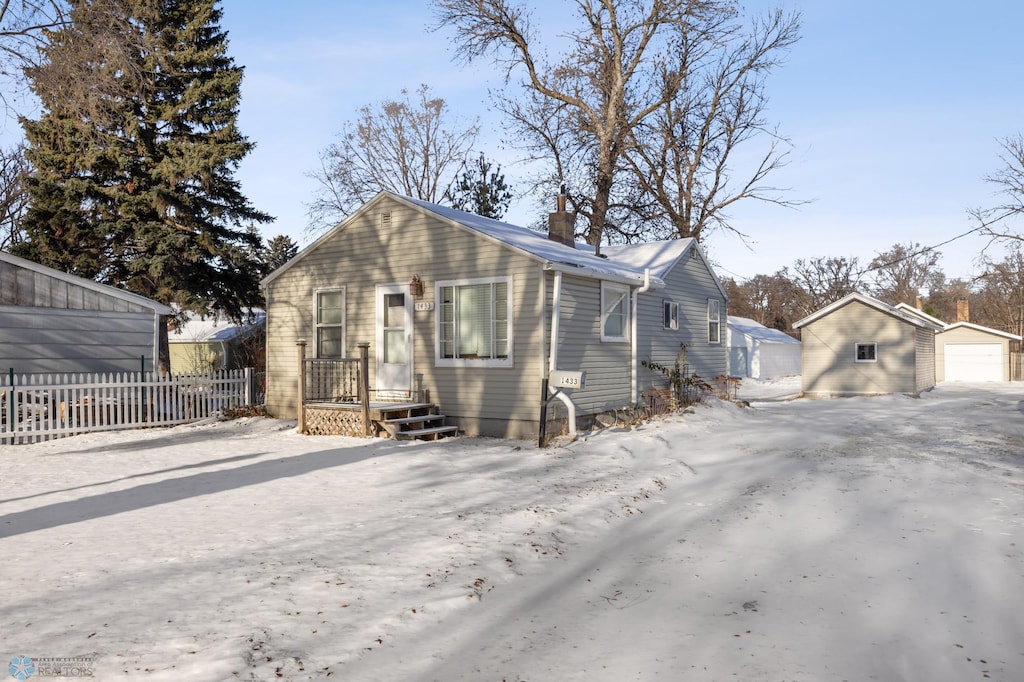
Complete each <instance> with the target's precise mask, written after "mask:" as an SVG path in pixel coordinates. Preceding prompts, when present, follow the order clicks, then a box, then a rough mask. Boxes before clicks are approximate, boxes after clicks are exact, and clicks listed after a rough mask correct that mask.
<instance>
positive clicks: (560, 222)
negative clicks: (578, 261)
mask: <svg viewBox="0 0 1024 682" xmlns="http://www.w3.org/2000/svg"><path fill="white" fill-rule="evenodd" d="M548 239H550V240H551V241H553V242H558V243H559V244H565V245H566V246H571V247H572V248H574V249H575V248H576V214H575V213H568V212H567V211H566V210H565V187H564V186H563V187H562V190H561V191H560V192H559V194H558V210H557V211H555V212H554V213H548Z"/></svg>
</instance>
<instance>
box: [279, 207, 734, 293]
mask: <svg viewBox="0 0 1024 682" xmlns="http://www.w3.org/2000/svg"><path fill="white" fill-rule="evenodd" d="M386 198H390V199H392V200H394V201H398V202H400V203H403V204H405V205H406V206H410V207H413V208H416V209H417V210H420V211H423V212H425V213H430V214H432V215H434V216H437V217H438V218H441V219H443V220H446V221H448V222H449V223H452V224H454V225H457V226H459V227H461V228H463V229H466V230H469V231H470V232H473V233H476V234H479V235H481V236H483V237H485V238H487V239H490V240H493V241H494V242H497V243H500V244H503V245H504V246H507V247H509V248H512V249H515V250H517V251H519V252H520V253H523V254H525V255H527V256H529V257H531V258H534V259H536V260H538V261H540V262H542V263H544V264H545V265H546V266H547V267H549V268H550V269H552V270H559V271H561V272H565V273H568V274H573V275H579V276H581V277H590V278H593V279H602V280H609V281H617V282H621V283H625V284H630V285H632V286H637V285H640V284H643V282H644V269H645V268H650V269H651V285H652V286H653V287H654V288H656V289H660V288H662V287H664V286H665V282H664V280H662V278H661V277H662V275H663V274H665V273H667V272H668V270H670V269H671V267H672V265H674V264H675V262H676V261H678V260H679V258H680V257H681V256H682V255H683V254H684V253H685V252H686V251H687V249H688V248H689V247H690V246H691V245H694V246H695V242H694V241H693V240H692V239H672V240H668V241H663V242H654V243H652V244H637V245H630V246H615V247H612V246H609V247H602V251H607V253H603V254H602V255H601V256H597V255H595V254H594V250H593V247H589V246H587V245H583V244H580V245H578V246H579V248H573V247H571V246H566V245H565V244H561V243H559V242H556V241H552V240H550V239H548V237H547V234H546V233H544V232H538V231H535V230H530V229H528V228H525V227H520V226H518V225H512V224H510V223H504V222H502V221H500V220H494V219H492V218H484V217H483V216H479V215H476V214H474V213H467V212H466V211H459V210H457V209H454V208H451V207H449V206H440V205H438V204H432V203H430V202H429V201H423V200H422V199H413V198H412V197H407V196H402V195H399V194H395V193H393V192H386V191H385V192H381V193H380V194H378V195H377V196H375V197H374V198H373V199H371V200H370V201H368V202H367V203H366V204H364V205H363V206H362V207H361V208H360V209H359V210H358V211H356V212H355V213H353V214H352V215H350V216H349V217H348V218H346V219H345V220H344V221H342V222H341V223H340V224H338V225H336V226H335V227H334V228H333V229H331V230H329V231H327V232H326V233H325V234H323V235H322V236H321V237H320V238H318V239H317V240H316V241H314V242H313V243H312V244H310V245H309V246H307V247H306V248H304V249H303V250H302V251H300V252H299V253H298V255H296V256H295V257H294V258H292V259H291V260H290V261H288V262H287V263H285V264H284V265H282V266H281V267H280V268H278V269H277V270H275V271H274V272H272V273H271V274H269V275H267V276H266V277H265V278H264V279H263V282H262V284H263V285H264V286H266V285H267V284H269V283H270V282H272V281H273V280H275V279H277V278H278V277H279V276H280V275H281V274H282V273H284V272H285V271H287V270H288V269H290V268H292V267H294V266H295V265H297V264H298V263H299V262H301V261H302V260H303V258H305V256H306V255H307V254H308V253H310V252H312V251H314V250H315V249H316V247H317V246H318V245H319V244H320V243H321V242H323V241H325V240H327V239H329V238H330V237H331V235H333V234H334V233H335V232H336V231H338V230H339V229H343V228H344V226H345V225H346V224H348V223H349V222H350V221H352V220H353V219H355V218H356V217H357V216H359V215H361V214H362V213H364V212H366V211H368V210H371V208H372V207H373V206H374V205H375V204H377V203H379V202H380V201H382V200H384V199H386ZM719 288H721V284H720V283H719ZM723 292H724V290H723Z"/></svg>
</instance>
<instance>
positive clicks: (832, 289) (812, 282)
mask: <svg viewBox="0 0 1024 682" xmlns="http://www.w3.org/2000/svg"><path fill="white" fill-rule="evenodd" d="M781 274H782V275H783V276H784V277H787V278H789V279H790V280H791V281H792V282H793V283H794V284H796V285H797V286H798V287H800V289H801V290H802V291H803V292H804V300H803V301H802V302H801V306H802V308H803V314H804V315H808V314H810V313H812V312H814V311H815V310H818V309H819V308H823V307H824V306H827V305H829V304H830V303H835V302H836V301H838V300H839V299H841V298H843V297H844V296H847V295H848V294H852V293H854V292H856V291H857V290H858V289H859V288H860V286H861V276H862V275H861V271H860V261H859V260H858V259H857V257H856V256H852V257H849V258H845V257H837V258H826V257H818V258H811V259H809V260H804V259H802V258H801V259H798V260H797V261H796V262H794V263H793V270H792V273H791V272H790V270H789V268H783V269H782V270H781Z"/></svg>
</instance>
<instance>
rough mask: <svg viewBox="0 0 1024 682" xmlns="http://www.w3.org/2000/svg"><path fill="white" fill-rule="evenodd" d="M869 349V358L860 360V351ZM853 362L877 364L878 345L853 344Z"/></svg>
mask: <svg viewBox="0 0 1024 682" xmlns="http://www.w3.org/2000/svg"><path fill="white" fill-rule="evenodd" d="M861 347H864V348H871V357H870V358H861V357H860V349H861ZM853 361H854V362H878V344H877V343H855V344H853Z"/></svg>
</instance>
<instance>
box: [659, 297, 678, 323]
mask: <svg viewBox="0 0 1024 682" xmlns="http://www.w3.org/2000/svg"><path fill="white" fill-rule="evenodd" d="M662 309H663V315H662V318H663V319H662V322H661V326H662V327H664V328H665V329H679V304H678V303H676V302H675V301H662Z"/></svg>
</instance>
